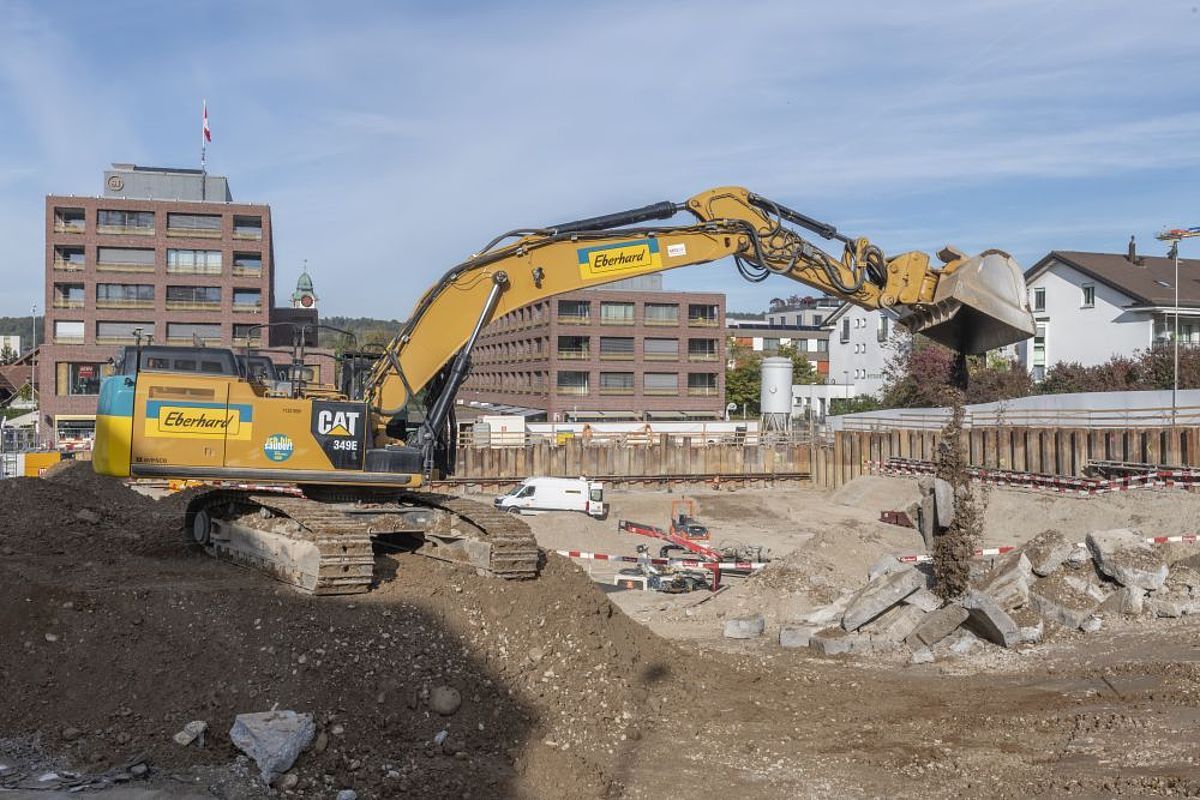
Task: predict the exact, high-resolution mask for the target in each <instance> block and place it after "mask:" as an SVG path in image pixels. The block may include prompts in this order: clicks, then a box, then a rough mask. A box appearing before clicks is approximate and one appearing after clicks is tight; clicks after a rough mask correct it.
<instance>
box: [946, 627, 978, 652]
mask: <svg viewBox="0 0 1200 800" xmlns="http://www.w3.org/2000/svg"><path fill="white" fill-rule="evenodd" d="M951 639H953V641H951V642H950V652H952V653H954V654H955V655H960V656H965V655H967V654H969V653H970V652H971V651H972V650H974V649H975V645H977V644H979V637H978V636H976V635H975V634H973V633H971V632H970V631H968V630H959V631H958V633H956V634H954V636H952V637H951Z"/></svg>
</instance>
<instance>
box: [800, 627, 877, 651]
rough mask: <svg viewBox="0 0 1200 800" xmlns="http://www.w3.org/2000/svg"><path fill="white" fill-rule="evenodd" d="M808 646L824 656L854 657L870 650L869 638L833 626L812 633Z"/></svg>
mask: <svg viewBox="0 0 1200 800" xmlns="http://www.w3.org/2000/svg"><path fill="white" fill-rule="evenodd" d="M808 646H809V648H810V649H812V650H815V651H817V652H818V653H820V654H821V655H825V656H841V655H856V654H859V653H866V652H869V651H870V650H871V637H870V636H866V635H863V634H861V633H858V632H857V631H856V632H853V633H848V632H846V631H845V630H843V629H842V628H839V627H837V626H834V627H830V628H825V629H824V630H820V631H817V632H816V633H814V634H813V635H812V636H811V637H810V638H809V640H808Z"/></svg>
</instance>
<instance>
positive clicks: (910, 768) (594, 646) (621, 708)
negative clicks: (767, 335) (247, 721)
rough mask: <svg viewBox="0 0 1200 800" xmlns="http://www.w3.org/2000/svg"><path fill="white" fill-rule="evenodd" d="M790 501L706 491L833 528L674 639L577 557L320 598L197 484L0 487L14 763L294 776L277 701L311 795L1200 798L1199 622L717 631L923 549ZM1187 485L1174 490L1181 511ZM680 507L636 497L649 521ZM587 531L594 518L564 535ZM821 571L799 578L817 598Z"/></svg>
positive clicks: (6, 684)
mask: <svg viewBox="0 0 1200 800" xmlns="http://www.w3.org/2000/svg"><path fill="white" fill-rule="evenodd" d="M783 494H784V495H787V496H786V497H783V496H782V495H780V496H779V497H777V498H776V499H775V500H772V501H771V502H766V501H763V500H762V499H761V498H759V499H756V498H755V497H754V495H753V494H750V493H746V494H742V493H733V494H726V495H722V497H721V498H720V500H719V501H718V502H716V503H713V502H711V501H704V502H706V503H707V505H706V513H708V515H709V517H711V519H712V520H717V521H720V520H722V519H724V518H726V517H727V515H728V517H729V518H733V519H737V520H740V524H742V525H743V526H746V527H747V528H748V529H749V530H747V531H739V532H738V534H737V535H739V536H743V535H746V534H748V533H749V534H753V533H755V532H756V531H755V530H754V525H755V524H757V523H755V522H754V520H756V519H758V518H759V516H761V515H764V514H769V515H775V516H780V517H787V516H788V515H791V514H795V515H796V516H794V517H791V518H792V519H799V520H802V521H800V522H797V523H795V524H796V528H797V529H800V530H801V531H802V532H807V533H808V534H810V535H809V537H808V538H809V541H808V544H809V545H811V546H810V547H809V548H807V549H806V548H805V543H804V542H800V543H799V544H797V543H796V542H794V541H793V542H791V549H792V552H793V556H792V558H791V559H790V561H791V563H792V564H793V567H794V570H782V569H781V570H780V571H779V573H778V574H777V575H776V578H775V579H772V580H767V579H765V578H764V579H762V583H763V584H764V586H762V587H759V588H758V589H755V588H754V586H753V585H752V584H749V583H748V582H747V583H745V584H743V586H742V587H741V588H739V589H738V592H736V593H735V592H734V588H731V589H730V590H728V591H727V592H726V593H723V594H722V595H719V596H717V597H715V598H713V599H712V600H711V602H707V603H705V604H704V605H702V606H699V607H696V608H693V609H691V610H692V611H693V612H699V611H704V610H705V609H708V608H709V607H710V606H712V607H715V608H717V609H718V612H714V614H713V616H712V617H711V618H708V619H702V620H700V621H698V622H696V623H693V622H692V617H688V616H686V615H685V611H686V610H687V609H672V613H678V614H679V615H680V618H681V623H680V624H681V626H682V627H681V628H680V634H679V635H678V636H673V637H672V638H671V639H667V638H663V637H662V636H660V635H658V634H657V633H655V632H654V631H652V630H651V629H650V628H649V627H647V626H646V625H643V624H639V622H637V621H635V620H634V619H633V618H631V617H630V616H629V615H628V614H626V613H625V612H624V611H622V610H621V608H620V607H619V606H618V605H616V604H614V603H613V602H612V601H611V600H610V598H611V597H614V596H613V595H607V594H605V593H604V592H602V591H601V589H600V588H599V587H598V586H597V585H596V584H594V583H592V582H591V581H590V580H589V579H588V577H587V575H586V573H585V572H584V571H583V570H582V569H580V568H579V567H577V566H575V565H574V564H572V563H571V562H569V561H566V560H565V559H559V558H555V557H552V558H551V559H550V560H549V561H548V564H547V567H546V570H545V574H544V575H543V577H542V578H541V579H540V580H539V581H537V582H532V583H525V584H511V583H502V582H498V581H495V580H489V579H486V578H481V577H477V576H475V575H474V574H471V573H469V572H466V571H463V570H461V569H458V568H455V567H452V566H449V565H445V564H441V563H439V562H434V561H429V560H425V559H422V558H419V557H416V556H411V555H407V554H402V553H399V554H387V555H380V556H379V558H378V563H377V573H378V574H379V575H381V576H382V583H381V585H380V586H379V587H378V588H376V589H375V590H374V591H373V592H372V593H370V594H368V595H360V596H356V597H351V598H310V597H305V596H302V595H298V594H297V593H295V592H294V591H292V590H291V589H289V588H287V587H284V586H281V585H279V584H275V583H272V582H270V581H269V580H268V579H266V578H264V577H261V576H259V575H257V574H255V573H252V572H248V571H246V570H243V569H241V568H238V567H234V566H231V565H226V564H221V563H217V562H213V561H210V560H208V559H207V558H206V557H204V556H203V555H200V554H197V553H195V552H193V551H191V550H189V549H188V548H187V547H186V546H184V545H183V544H182V543H181V540H180V538H179V534H178V532H177V531H176V530H175V521H176V519H177V516H178V503H177V502H175V501H171V500H166V501H161V502H158V503H155V502H153V501H149V500H146V499H145V498H142V497H140V496H138V495H136V494H134V493H132V492H129V491H128V490H127V489H125V488H124V487H123V486H121V485H119V484H111V483H109V482H106V481H102V480H98V479H95V478H94V477H92V476H90V475H88V474H86V473H85V472H82V471H77V470H74V469H72V470H64V471H63V472H61V473H59V475H57V476H55V477H54V478H53V479H52V480H30V479H14V480H10V481H4V482H0V555H2V556H3V557H2V558H0V643H2V646H0V764H5V765H8V766H14V765H15V766H17V767H19V768H34V767H37V768H43V767H45V768H49V767H57V768H59V769H74V770H77V771H81V772H90V773H99V772H102V771H104V770H107V769H110V768H112V767H114V766H119V765H121V764H125V763H128V762H129V761H130V759H135V758H143V759H145V762H146V763H147V764H148V765H149V767H150V769H149V772H148V774H147V775H146V776H145V777H144V778H141V779H139V780H141V781H142V783H141V784H140V785H143V786H147V787H160V788H163V789H164V791H167V792H168V793H172V792H173V793H178V792H180V791H183V790H184V787H187V789H189V790H191V791H192V792H195V793H197V794H199V795H201V796H203V795H204V794H206V793H209V794H212V795H213V796H217V797H230V798H250V797H260V796H269V795H268V793H267V792H266V790H263V789H261V788H260V787H258V785H257V784H256V782H255V778H254V773H253V771H252V770H250V769H248V768H247V767H246V766H245V765H244V764H238V762H237V755H238V753H237V751H236V750H235V749H234V748H233V746H232V745H231V744H230V742H229V739H228V730H229V727H230V725H231V724H232V722H233V717H234V715H236V714H238V713H242V712H249V711H262V710H267V709H269V708H271V707H272V706H274V705H276V704H278V705H279V707H281V708H294V709H297V710H300V711H308V712H311V713H313V714H314V715H315V716H316V718H317V721H318V723H319V727H320V730H321V733H323V734H324V740H325V742H326V745H325V747H324V749H323V750H321V751H320V752H317V751H316V749H315V748H314V749H312V750H310V751H309V752H307V753H305V754H304V755H303V756H302V757H301V759H300V761H299V762H298V765H297V767H296V772H297V775H298V778H299V782H298V783H297V785H296V787H295V788H294V789H293V790H291V792H290V794H288V795H286V796H295V797H333V796H334V795H335V794H336V791H337V790H339V789H343V788H353V789H355V790H356V791H357V792H358V794H359V796H360V797H474V798H563V797H584V798H586V797H597V798H615V797H627V798H675V797H689V796H697V795H703V796H717V797H739V798H750V799H751V800H754V799H756V798H775V797H800V798H805V797H812V798H818V797H820V798H828V797H847V798H857V797H864V798H865V797H879V796H889V797H920V798H951V797H955V798H957V797H1011V798H1017V797H1030V796H1040V797H1063V796H1067V797H1111V796H1114V795H1116V796H1167V795H1174V796H1200V765H1198V764H1197V763H1196V758H1197V757H1198V756H1200V753H1198V752H1197V748H1196V744H1195V740H1196V732H1197V730H1198V723H1200V666H1198V665H1200V635H1198V634H1200V624H1197V622H1196V621H1195V619H1192V618H1186V617H1185V618H1183V619H1180V620H1157V621H1154V622H1153V623H1152V624H1151V623H1141V622H1134V623H1129V624H1112V625H1106V627H1105V629H1104V630H1101V631H1100V632H1099V633H1095V634H1090V635H1085V634H1082V633H1073V634H1067V633H1066V632H1063V633H1062V634H1061V635H1057V636H1052V637H1051V638H1050V641H1049V643H1048V644H1045V645H1041V646H1039V647H1036V648H1031V649H1027V650H1023V651H1019V652H1017V653H1005V654H1003V656H1002V657H980V658H975V659H974V660H971V659H964V660H962V661H943V662H940V663H937V664H933V665H923V666H917V667H909V666H905V665H902V664H896V663H890V662H881V661H870V660H867V661H857V662H856V661H844V660H826V659H820V658H816V657H812V656H810V655H809V653H808V651H785V650H781V649H779V648H778V647H777V646H774V645H772V644H771V643H770V642H769V641H759V642H755V643H753V644H752V645H750V646H746V647H742V648H739V649H724V648H719V647H718V646H716V644H715V642H716V640H717V639H719V635H713V634H712V633H711V631H712V630H719V627H718V623H719V620H720V616H721V614H727V613H732V611H733V610H734V609H735V608H738V607H740V606H738V605H737V603H750V602H752V601H753V600H754V599H755V597H756V596H763V597H768V598H770V597H771V596H772V595H771V592H782V593H785V594H786V593H788V590H789V588H791V587H789V586H784V587H783V588H782V589H780V588H777V587H776V588H773V587H772V584H773V583H777V582H779V581H782V582H783V583H785V584H787V583H788V582H789V581H790V580H791V579H792V577H794V578H795V579H796V580H804V579H805V578H804V576H803V575H802V574H801V573H803V572H804V571H805V570H808V569H809V567H811V566H813V565H820V564H826V565H827V566H829V567H830V569H827V570H826V569H822V570H821V571H823V572H824V573H826V575H825V578H826V581H827V582H828V584H829V586H830V587H831V590H832V589H833V588H836V585H837V584H838V582H839V581H840V580H841V578H839V577H838V576H839V575H840V574H841V572H843V571H844V572H845V573H846V574H847V575H849V574H850V573H851V572H852V569H851V568H850V567H849V566H845V565H843V564H842V561H843V560H844V558H843V556H842V554H841V553H842V548H839V546H838V536H839V535H841V536H843V537H844V542H843V543H845V544H846V545H847V547H846V548H845V549H846V550H855V551H861V553H862V556H861V557H863V558H865V557H867V556H868V555H869V554H870V551H871V546H870V545H871V538H872V537H873V536H875V535H876V534H877V533H878V535H879V536H880V537H885V538H881V539H880V540H879V542H876V544H877V545H878V546H879V547H882V548H884V549H888V548H894V547H903V546H905V545H906V544H907V540H905V539H904V538H903V537H905V536H907V535H908V534H906V533H905V532H904V531H899V530H898V529H897V531H877V530H876V529H875V528H874V527H873V526H874V523H873V522H872V520H871V518H872V517H876V516H877V514H878V509H870V508H867V509H861V508H851V507H849V506H845V505H839V504H838V503H837V502H836V500H835V499H834V498H830V497H828V496H822V498H821V499H820V502H822V503H825V504H827V506H828V508H827V509H826V511H827V512H828V513H830V514H833V515H834V516H835V517H836V519H834V520H833V521H834V522H836V520H837V519H843V518H844V519H845V520H849V521H850V522H853V523H855V524H856V525H857V527H851V526H840V524H828V525H827V524H826V521H825V518H823V517H822V516H821V515H820V514H818V513H816V512H814V511H812V509H813V508H815V503H816V500H814V497H815V495H814V494H813V493H806V492H795V493H790V494H789V493H783ZM1155 494H1160V495H1161V494H1166V493H1155ZM1190 497H1191V496H1185V495H1183V494H1174V495H1171V496H1168V497H1161V498H1159V499H1158V502H1159V503H1175V502H1182V503H1183V504H1182V505H1180V506H1178V508H1179V510H1180V513H1183V511H1184V509H1187V508H1190V506H1188V505H1187V504H1188V503H1191V502H1192V499H1183V500H1182V501H1181V498H1190ZM780 498H782V499H780ZM661 499H662V498H661V497H653V498H649V499H646V498H640V497H633V498H631V499H630V501H629V502H630V504H631V507H634V506H638V504H644V506H640V507H642V508H643V513H644V514H649V513H651V511H652V510H653V508H655V507H657V505H656V504H657V503H658V502H659V501H660V500H661ZM614 502H616V498H614ZM871 502H873V500H872V501H871ZM1138 502H1141V501H1138ZM776 503H779V504H783V505H782V506H777V505H775V504H776ZM722 504H724V505H722ZM781 507H786V508H787V509H788V510H787V511H781V510H779V509H780V508H781ZM81 509H84V510H86V511H89V512H92V513H94V515H95V516H94V517H93V516H92V514H89V513H84V514H80V510H81ZM738 509H742V511H740V512H739V511H738ZM749 509H754V510H753V511H751V510H749ZM805 509H808V512H805ZM841 509H845V510H844V511H843V510H841ZM1088 513H1093V512H1088ZM1130 513H1142V512H1141V511H1138V510H1135V511H1131V512H1130ZM837 515H842V516H840V517H839V516H837ZM631 516H632V514H631ZM665 516H666V511H664V512H663V513H662V518H663V519H662V520H659V521H657V522H658V523H659V524H661V522H663V521H665ZM1067 516H1068V517H1069V516H1070V515H1067ZM1192 519H1193V520H1194V519H1196V517H1195V516H1192ZM531 521H532V522H534V523H535V524H534V527H535V530H539V529H541V528H542V527H543V526H546V525H547V523H548V522H549V520H546V519H542V518H531ZM646 521H648V522H656V520H654V519H647V520H646ZM1115 521H1116V522H1117V524H1124V523H1123V521H1122V520H1119V519H1118V520H1115ZM609 522H611V524H612V526H615V520H610V521H609ZM609 522H606V523H597V524H603V525H604V526H605V530H607V529H608V527H609ZM572 524H575V525H578V530H579V531H581V532H586V531H587V530H588V526H589V525H590V524H591V523H590V521H588V520H586V519H575V518H573V517H568V518H566V519H565V520H558V521H557V522H556V523H555V524H553V525H552V526H550V527H553V529H554V530H555V531H558V532H560V533H561V532H563V531H569V530H570V526H571V525H572ZM1181 524H1183V523H1181ZM597 530H599V529H597ZM1036 532H1037V531H1036V530H1035V531H1031V533H1036ZM761 533H763V534H764V535H769V536H772V537H773V536H776V535H777V534H778V533H779V532H778V530H776V529H774V528H773V529H772V530H769V531H768V530H765V529H764V530H762V531H761ZM584 535H586V533H585V534H584ZM887 535H894V536H897V537H899V538H897V539H895V540H888V539H886V536H887ZM547 538H549V537H548V536H547ZM813 541H816V542H817V544H818V545H819V544H820V543H822V542H824V545H825V546H824V547H820V548H818V546H817V545H813V544H812V542H813ZM573 546H576V547H578V546H579V545H578V544H575V545H573ZM779 546H780V547H781V548H786V547H787V544H786V543H783V544H780V545H779ZM593 549H596V550H599V549H601V548H599V547H595V548H593ZM830 553H832V554H830ZM781 576H783V577H781ZM787 576H790V577H787ZM830 576H832V577H830ZM746 586H749V587H750V588H749V589H747V588H746ZM819 588H820V585H819V583H818V585H817V586H814V585H812V584H811V583H806V584H805V588H804V591H803V592H791V593H790V594H792V595H804V596H805V597H807V598H808V599H807V602H810V603H815V602H818V601H819V600H818V599H817V598H816V597H815V596H814V597H808V596H809V595H814V593H816V594H819V592H817V590H818V589H819ZM739 593H740V594H739ZM727 595H730V596H733V597H734V598H735V600H736V601H737V603H733V601H727V600H726V599H725V598H726V596H727ZM615 597H617V598H618V600H620V601H621V602H622V603H624V602H626V601H625V599H624V598H623V596H619V595H618V596H615ZM793 599H794V598H793ZM726 602H730V603H731V605H730V606H729V607H728V608H725V609H724V610H720V605H719V604H721V603H726ZM795 602H805V601H802V600H796V601H795ZM664 613H665V612H664ZM704 613H709V612H707V611H705V612H704ZM780 613H781V614H784V615H786V613H787V612H780ZM635 616H643V617H644V616H647V615H646V614H640V613H635ZM692 616H693V617H694V616H695V613H693V615H692ZM688 625H692V626H693V627H692V628H690V629H689V628H688V627H687V626H688ZM663 627H665V629H666V630H667V632H668V633H669V632H670V630H671V625H665V626H663ZM655 629H656V630H657V627H656V628H655ZM688 630H691V633H690V634H689V633H688V632H687V631H688ZM700 631H707V633H700ZM770 633H771V631H770V630H769V631H768V634H770ZM440 685H449V686H453V687H456V688H457V689H459V691H460V692H461V694H462V697H463V703H462V706H461V708H460V709H459V710H458V711H457V712H456V713H455V714H453V715H450V716H445V717H443V716H440V715H438V714H436V713H434V712H433V711H432V710H431V709H430V708H429V705H428V702H427V699H428V694H427V693H428V691H429V690H430V689H432V688H433V687H436V686H440ZM194 719H202V720H205V721H207V722H208V723H209V734H208V736H207V737H206V740H205V742H204V746H203V748H199V747H196V746H195V745H193V746H189V747H186V748H185V747H181V746H180V745H178V744H176V743H175V742H173V741H172V739H171V737H172V735H173V734H174V733H175V732H176V731H178V730H179V729H180V728H181V727H182V726H183V725H184V724H185V723H186V722H188V721H189V720H194ZM440 731H446V732H447V734H446V739H445V742H444V743H443V744H442V745H441V746H437V745H434V743H433V742H434V739H435V737H436V736H437V734H438V733H439V732H440ZM35 796H36V795H35Z"/></svg>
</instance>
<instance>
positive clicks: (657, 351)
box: [642, 337, 679, 361]
mask: <svg viewBox="0 0 1200 800" xmlns="http://www.w3.org/2000/svg"><path fill="white" fill-rule="evenodd" d="M642 355H643V356H644V357H645V358H646V360H648V361H678V360H679V340H678V339H654V338H650V337H647V338H645V339H643V340H642Z"/></svg>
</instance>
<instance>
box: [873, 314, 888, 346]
mask: <svg viewBox="0 0 1200 800" xmlns="http://www.w3.org/2000/svg"><path fill="white" fill-rule="evenodd" d="M888 323H889V320H888V318H887V317H885V316H884V315H883V314H880V315H879V329H878V330H877V331H876V332H875V338H876V339H878V340H879V341H881V342H886V341H887V338H888Z"/></svg>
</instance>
